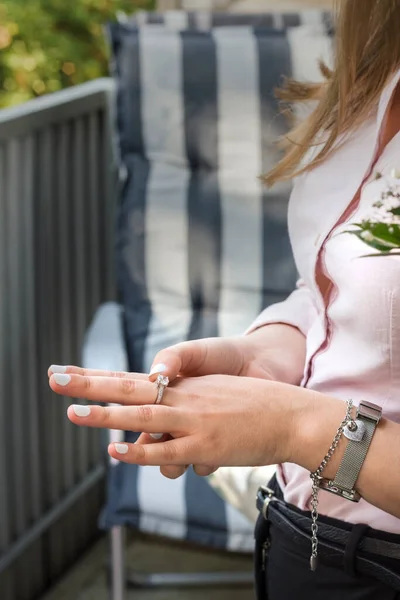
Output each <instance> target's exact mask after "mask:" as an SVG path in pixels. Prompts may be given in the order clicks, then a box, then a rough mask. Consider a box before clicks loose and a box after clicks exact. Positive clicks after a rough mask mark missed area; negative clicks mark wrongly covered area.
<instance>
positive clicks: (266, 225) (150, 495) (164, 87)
mask: <svg viewBox="0 0 400 600" xmlns="http://www.w3.org/2000/svg"><path fill="white" fill-rule="evenodd" d="M110 38H111V40H112V51H113V65H114V75H115V78H116V81H117V90H118V92H117V111H116V112H117V134H118V154H119V159H120V184H121V185H120V194H119V214H118V227H117V266H118V280H119V289H120V297H121V303H122V304H123V307H124V313H125V317H124V330H125V337H126V344H127V350H128V355H129V364H130V368H131V369H132V370H135V371H144V372H145V371H147V370H148V369H149V367H150V365H151V362H152V360H153V358H154V356H155V354H156V353H157V352H158V351H159V350H160V349H161V348H163V347H166V346H169V345H171V344H175V343H178V342H180V341H183V340H187V339H194V338H200V337H206V336H218V335H220V336H230V335H237V334H240V333H241V332H243V331H244V330H245V329H246V327H247V326H248V325H249V323H250V322H251V321H252V320H253V319H254V317H255V316H256V315H257V314H258V313H259V312H260V311H261V309H262V308H263V307H265V306H267V305H268V304H271V303H273V302H276V301H279V300H281V299H282V298H284V297H286V296H287V295H288V293H290V291H291V290H292V289H293V287H294V283H295V279H296V270H295V266H294V264H293V260H292V255H291V250H290V244H289V240H288V235H287V229H286V211H287V202H288V197H289V193H290V185H288V184H282V185H278V186H276V187H275V188H274V189H272V190H268V189H266V188H265V187H264V186H263V185H262V184H261V182H260V179H259V175H261V174H262V173H263V172H265V171H267V170H268V169H269V168H270V167H271V166H272V165H273V164H274V163H275V162H276V161H277V159H278V157H279V154H278V152H277V149H276V146H275V140H276V138H277V137H278V136H279V135H281V134H283V133H284V132H285V131H286V123H285V121H284V119H283V118H282V117H281V116H279V114H278V106H277V103H276V100H275V98H274V88H275V87H276V86H278V85H279V84H280V83H281V80H282V75H283V74H285V75H289V76H294V77H297V78H300V79H311V80H314V79H316V78H318V77H319V73H318V68H317V59H318V58H321V57H322V58H326V57H327V55H328V54H329V51H330V39H329V36H328V35H327V32H326V28H325V27H321V25H307V26H304V25H299V26H297V27H293V28H289V29H287V30H284V29H272V28H259V27H257V28H252V27H245V26H235V27H219V28H218V27H216V28H213V29H211V30H210V31H196V30H194V29H186V30H184V31H178V30H176V29H174V28H168V27H156V28H153V27H147V26H145V27H142V28H137V27H134V26H132V25H129V24H121V23H119V24H114V25H112V26H111V27H110ZM126 435H127V438H128V439H133V434H126ZM121 523H128V524H130V525H133V526H135V527H138V528H140V529H141V530H145V531H150V532H152V533H159V534H163V535H169V536H174V537H180V538H186V539H191V540H195V541H197V542H202V543H207V544H211V545H214V546H218V547H224V548H231V549H242V550H243V549H250V548H251V546H252V525H251V524H250V523H248V522H247V521H246V519H245V518H244V517H242V516H241V515H239V513H237V512H236V511H235V510H234V509H233V508H232V507H230V506H228V505H227V504H225V503H224V502H223V501H222V499H221V498H219V496H217V494H216V493H215V492H214V491H213V490H212V489H211V487H210V486H209V485H208V483H207V481H206V480H205V479H200V478H197V477H196V476H195V475H194V474H193V472H192V471H189V472H188V473H187V475H186V476H185V477H183V478H181V479H180V480H178V481H170V480H167V479H165V478H163V477H161V476H160V474H159V471H158V470H157V469H152V468H146V469H143V468H137V467H134V466H129V465H125V464H119V465H117V466H114V467H113V468H112V469H111V472H110V488H109V501H108V504H107V507H106V510H105V512H104V519H103V524H104V525H105V526H107V527H108V526H111V525H113V524H121Z"/></svg>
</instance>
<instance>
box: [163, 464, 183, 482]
mask: <svg viewBox="0 0 400 600" xmlns="http://www.w3.org/2000/svg"><path fill="white" fill-rule="evenodd" d="M188 468H189V465H182V466H181V465H164V466H163V467H160V472H161V475H164V477H166V478H167V479H178V478H179V477H182V475H184V474H185V473H186V471H187V470H188Z"/></svg>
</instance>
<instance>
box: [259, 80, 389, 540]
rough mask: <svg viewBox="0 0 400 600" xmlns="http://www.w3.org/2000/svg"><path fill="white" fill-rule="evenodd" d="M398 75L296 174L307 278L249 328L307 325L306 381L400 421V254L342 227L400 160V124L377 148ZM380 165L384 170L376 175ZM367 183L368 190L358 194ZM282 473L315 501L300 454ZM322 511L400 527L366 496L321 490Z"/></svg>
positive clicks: (296, 232) (298, 243)
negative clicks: (314, 163)
mask: <svg viewBox="0 0 400 600" xmlns="http://www.w3.org/2000/svg"><path fill="white" fill-rule="evenodd" d="M399 80H400V70H399V71H398V73H397V74H396V75H395V76H394V77H393V79H392V81H391V82H390V83H389V84H388V85H387V87H386V88H385V90H384V91H383V93H382V96H381V98H380V102H379V106H378V108H377V112H376V115H374V116H373V118H371V120H370V121H369V122H367V123H365V124H364V126H363V127H361V128H360V129H359V130H358V131H357V132H355V133H353V134H352V135H351V136H350V137H349V139H348V140H347V141H346V142H345V143H343V144H342V145H341V147H340V148H339V149H338V150H337V151H336V152H335V153H334V154H333V155H332V157H331V158H330V159H329V160H328V161H326V162H325V163H324V164H322V165H320V166H318V167H317V168H315V169H314V170H313V171H312V172H310V173H307V174H305V175H302V176H300V177H299V178H298V179H297V180H296V182H295V186H294V189H293V193H292V196H291V200H290V204H289V216H288V219H289V232H290V238H291V243H292V248H293V253H294V257H295V261H296V265H297V268H298V271H299V273H300V277H301V280H300V282H299V284H298V289H297V290H296V291H294V292H293V293H292V294H291V295H290V296H289V298H288V299H287V300H285V301H284V302H281V303H279V304H275V305H273V306H271V307H269V308H267V309H266V310H264V311H263V312H262V313H261V315H260V316H259V317H258V318H257V320H256V321H255V322H254V323H253V325H252V327H251V329H250V330H254V329H256V328H257V327H260V326H262V325H265V324H268V323H287V324H291V325H294V326H295V327H298V328H299V329H300V330H301V331H302V332H303V333H304V334H305V336H306V339H307V358H306V364H305V370H304V377H303V381H302V384H301V385H302V386H304V387H307V388H309V389H312V390H317V391H318V392H321V393H323V394H328V395H330V396H334V397H337V398H341V399H343V401H345V400H346V399H348V398H351V399H353V401H354V404H355V405H357V404H358V403H359V402H360V400H362V399H364V400H369V401H371V402H375V403H377V404H379V405H381V406H382V408H383V413H384V416H385V417H387V418H388V419H391V420H393V421H396V422H398V423H400V258H399V257H396V256H392V257H379V258H366V257H362V255H363V254H367V253H371V249H370V248H369V247H368V246H366V245H365V244H364V243H363V242H362V241H360V240H359V239H358V238H357V237H356V236H354V235H350V234H347V233H344V234H343V233H342V232H343V231H345V230H347V229H348V228H349V225H350V224H351V223H356V222H360V220H362V218H363V216H365V215H367V214H368V212H370V211H371V207H372V204H373V202H374V201H376V200H378V199H379V197H380V192H381V191H382V190H383V189H385V187H387V185H388V184H387V181H386V180H385V175H386V176H389V175H390V172H391V171H392V169H394V168H395V169H397V170H399V169H400V133H399V134H397V135H396V136H395V137H394V138H393V139H392V141H391V142H390V143H389V144H388V146H386V148H385V150H384V151H383V153H382V154H381V155H380V156H379V157H377V148H378V139H379V136H380V134H381V132H382V129H383V123H384V119H385V116H386V114H387V111H388V108H389V105H390V100H391V98H392V96H393V92H394V91H395V89H396V86H397V83H398V82H399ZM377 171H379V172H381V173H382V174H383V175H384V177H383V178H381V179H376V178H375V174H376V172H377ZM361 185H362V188H361V194H360V196H359V199H358V200H357V201H354V202H352V201H353V199H355V198H356V194H357V191H358V190H359V188H360V186H361ZM350 205H351V206H350ZM317 269H320V270H321V271H322V272H323V273H324V274H325V275H326V276H327V277H328V278H329V279H330V280H331V282H332V286H331V287H330V291H329V292H328V293H327V294H325V296H326V297H325V299H324V298H323V296H322V294H321V292H320V289H319V286H318V285H317V281H316V270H317ZM343 408H344V407H343ZM343 414H344V413H343ZM321 459H322V457H321ZM388 460H389V448H388ZM396 467H397V468H400V457H399V460H398V462H397V464H394V463H392V464H391V465H388V468H392V469H393V468H396ZM278 479H279V482H280V485H281V486H282V488H283V490H284V495H285V499H286V501H287V502H290V503H292V504H295V505H297V506H298V507H299V508H301V509H303V510H309V509H310V494H311V481H310V476H309V473H308V471H306V470H305V469H303V468H302V467H299V466H297V465H295V464H284V465H280V467H279V469H278ZM376 485H377V486H379V479H378V480H377V482H376ZM320 512H321V514H325V515H328V516H330V517H334V518H337V519H342V520H344V521H349V522H353V523H367V524H369V525H370V526H371V527H374V528H375V529H381V530H384V531H389V532H393V533H398V534H400V519H396V518H395V517H393V516H391V515H389V514H387V513H385V512H384V511H382V510H380V509H378V508H376V507H374V506H372V505H371V504H369V503H368V502H366V501H364V500H361V501H360V502H359V503H357V504H354V503H352V502H349V501H347V500H344V499H340V498H339V497H337V496H334V495H333V494H330V493H328V492H325V491H321V493H320Z"/></svg>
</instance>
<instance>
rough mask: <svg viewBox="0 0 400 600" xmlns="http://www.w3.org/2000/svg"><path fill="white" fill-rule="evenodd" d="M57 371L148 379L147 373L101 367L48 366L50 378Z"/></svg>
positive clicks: (95, 375)
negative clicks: (102, 368) (105, 369)
mask: <svg viewBox="0 0 400 600" xmlns="http://www.w3.org/2000/svg"><path fill="white" fill-rule="evenodd" d="M55 373H62V374H64V373H68V374H70V375H71V374H74V375H83V376H88V377H90V376H94V377H119V378H123V377H126V378H127V379H143V381H146V380H147V379H148V377H147V375H146V374H145V373H128V372H126V371H102V370H100V369H83V368H82V367H76V366H74V365H51V366H50V367H49V368H48V371H47V375H48V376H49V378H50V377H51V376H52V375H54V374H55Z"/></svg>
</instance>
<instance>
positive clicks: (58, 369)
mask: <svg viewBox="0 0 400 600" xmlns="http://www.w3.org/2000/svg"><path fill="white" fill-rule="evenodd" d="M50 371H51V372H52V373H65V372H66V371H67V367H65V366H64V365H51V366H50Z"/></svg>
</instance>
